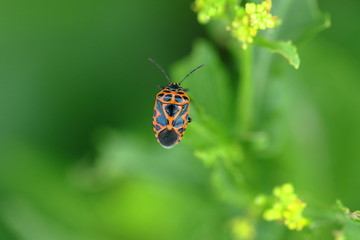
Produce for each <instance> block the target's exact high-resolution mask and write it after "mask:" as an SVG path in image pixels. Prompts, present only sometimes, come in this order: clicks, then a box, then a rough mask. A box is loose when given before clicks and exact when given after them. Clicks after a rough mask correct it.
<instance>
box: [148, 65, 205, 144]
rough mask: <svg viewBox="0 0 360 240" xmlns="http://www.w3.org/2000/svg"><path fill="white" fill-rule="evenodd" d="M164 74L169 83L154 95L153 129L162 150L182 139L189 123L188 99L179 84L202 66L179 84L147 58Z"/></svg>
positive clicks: (185, 90) (184, 90)
mask: <svg viewBox="0 0 360 240" xmlns="http://www.w3.org/2000/svg"><path fill="white" fill-rule="evenodd" d="M149 60H150V61H151V62H152V63H154V64H155V65H156V66H157V67H158V68H159V69H160V70H161V72H162V73H163V74H164V76H165V78H166V79H167V81H168V82H169V84H168V85H166V86H162V87H161V91H160V92H159V93H158V94H156V97H155V106H154V115H153V127H154V132H155V137H156V139H157V141H158V142H159V143H160V144H161V146H163V147H164V148H171V147H173V146H174V145H176V144H177V143H178V142H180V140H181V139H182V137H183V135H184V133H185V130H186V127H187V124H188V123H189V122H191V118H190V117H189V110H190V98H189V96H188V95H187V94H186V92H187V91H188V89H184V88H182V87H181V86H180V85H181V83H182V82H183V81H184V80H185V79H186V78H187V77H189V76H190V74H192V73H193V72H195V71H196V70H197V69H199V68H201V67H202V66H204V64H202V65H200V66H198V67H196V68H195V69H193V70H192V71H191V72H189V73H188V74H187V75H186V76H185V77H184V78H183V79H182V80H181V81H180V82H178V83H176V82H172V81H170V78H169V76H168V75H167V74H166V71H165V70H164V68H163V67H161V66H160V64H158V63H157V62H156V61H155V60H153V59H151V58H149Z"/></svg>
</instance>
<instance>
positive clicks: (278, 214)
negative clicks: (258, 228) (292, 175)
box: [263, 183, 309, 231]
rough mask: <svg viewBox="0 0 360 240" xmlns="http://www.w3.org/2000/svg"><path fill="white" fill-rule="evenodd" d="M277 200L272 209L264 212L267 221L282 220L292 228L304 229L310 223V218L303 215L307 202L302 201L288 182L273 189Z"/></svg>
mask: <svg viewBox="0 0 360 240" xmlns="http://www.w3.org/2000/svg"><path fill="white" fill-rule="evenodd" d="M273 195H274V196H275V202H274V203H273V205H272V207H271V208H270V209H267V210H266V211H265V212H264V215H263V217H264V219H265V220H267V221H275V220H277V221H281V222H282V223H284V224H285V225H286V226H287V227H288V228H289V229H290V230H295V229H296V230H298V231H300V230H302V229H303V228H304V227H305V226H306V225H308V224H309V220H308V219H307V218H305V217H304V216H303V211H304V209H305V207H306V203H304V202H302V201H301V200H300V199H299V198H298V197H297V195H296V194H295V193H294V187H293V186H292V185H291V184H289V183H287V184H284V185H282V186H280V187H275V188H274V190H273Z"/></svg>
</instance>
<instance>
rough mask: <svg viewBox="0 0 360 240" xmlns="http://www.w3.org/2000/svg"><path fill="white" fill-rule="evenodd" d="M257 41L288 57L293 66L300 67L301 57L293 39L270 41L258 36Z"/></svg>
mask: <svg viewBox="0 0 360 240" xmlns="http://www.w3.org/2000/svg"><path fill="white" fill-rule="evenodd" d="M255 43H256V44H258V45H259V46H261V47H264V48H266V49H268V50H269V51H271V52H275V53H278V54H280V55H281V56H283V57H284V58H285V59H287V60H288V61H289V63H290V65H291V66H293V67H294V68H295V69H298V68H299V66H300V57H299V54H298V52H297V48H296V46H295V45H293V44H292V42H291V41H286V42H285V41H270V40H268V39H264V38H256V39H255Z"/></svg>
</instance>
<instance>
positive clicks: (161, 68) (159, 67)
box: [149, 58, 171, 83]
mask: <svg viewBox="0 0 360 240" xmlns="http://www.w3.org/2000/svg"><path fill="white" fill-rule="evenodd" d="M149 61H150V62H152V63H153V64H155V65H156V66H157V67H158V69H160V71H161V72H162V73H163V74H164V76H165V77H166V79H167V80H168V82H170V83H171V81H170V78H169V76H168V75H167V73H166V71H165V69H164V68H163V67H162V66H161V65H160V64H158V63H157V62H156V61H155V60H154V59H152V58H149Z"/></svg>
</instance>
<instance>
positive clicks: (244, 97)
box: [236, 45, 254, 139]
mask: <svg viewBox="0 0 360 240" xmlns="http://www.w3.org/2000/svg"><path fill="white" fill-rule="evenodd" d="M252 54H253V51H252V46H251V45H249V46H248V48H247V49H243V48H241V53H240V57H241V58H240V79H239V85H238V91H237V103H236V106H237V121H236V123H237V124H238V127H237V129H238V136H239V137H240V138H241V139H244V138H247V137H248V136H249V133H250V131H251V130H252V123H253V114H254V112H253V108H254V106H253V103H254V102H253V100H254V99H253V96H254V93H253V84H254V83H253V81H252V78H253V77H252V66H253V63H252V60H253V55H252Z"/></svg>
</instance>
